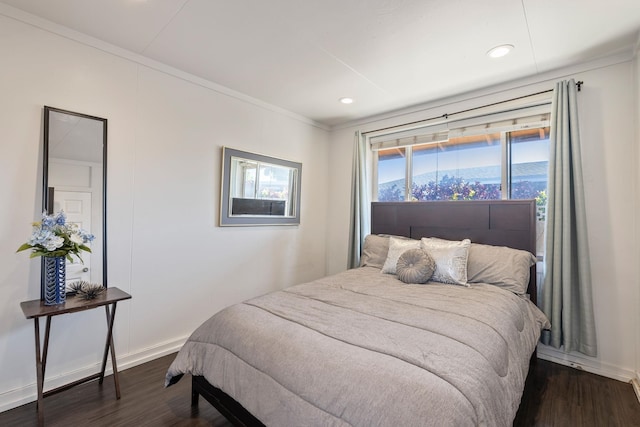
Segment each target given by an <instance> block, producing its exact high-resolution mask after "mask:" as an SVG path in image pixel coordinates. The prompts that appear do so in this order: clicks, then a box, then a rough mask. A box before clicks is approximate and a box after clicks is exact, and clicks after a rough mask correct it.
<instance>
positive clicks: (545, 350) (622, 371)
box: [538, 344, 636, 383]
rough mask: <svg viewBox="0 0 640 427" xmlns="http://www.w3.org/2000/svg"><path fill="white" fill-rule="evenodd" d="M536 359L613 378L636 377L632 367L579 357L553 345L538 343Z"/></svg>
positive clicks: (620, 379) (623, 379)
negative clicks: (622, 366) (627, 367)
mask: <svg viewBox="0 0 640 427" xmlns="http://www.w3.org/2000/svg"><path fill="white" fill-rule="evenodd" d="M538 359H543V360H548V361H550V362H554V363H558V364H560V365H564V366H570V367H572V368H576V369H580V370H583V371H586V372H591V373H592V374H596V375H602V376H603V377H608V378H613V379H614V380H618V381H623V382H626V383H628V382H630V381H631V380H632V379H634V378H635V377H636V373H635V372H634V370H633V369H626V368H621V367H619V366H615V365H612V364H609V363H603V362H600V361H597V360H594V359H591V358H589V357H587V356H584V357H581V356H580V355H578V354H576V353H569V354H567V353H565V352H563V351H560V350H558V349H555V348H553V347H549V346H546V345H542V344H539V345H538Z"/></svg>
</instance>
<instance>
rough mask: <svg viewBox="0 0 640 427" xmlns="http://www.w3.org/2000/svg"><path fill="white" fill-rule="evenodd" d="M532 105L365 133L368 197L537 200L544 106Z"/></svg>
mask: <svg viewBox="0 0 640 427" xmlns="http://www.w3.org/2000/svg"><path fill="white" fill-rule="evenodd" d="M532 110H533V109H530V110H526V109H525V110H523V111H518V113H500V114H496V115H492V116H485V117H483V118H474V119H470V120H469V119H468V120H458V121H451V122H448V123H446V124H445V125H442V124H441V125H438V126H431V127H425V128H421V129H413V130H407V131H403V132H396V133H393V134H387V135H380V136H375V137H371V138H370V142H371V147H372V149H373V152H374V182H375V184H376V185H374V193H375V194H374V195H373V196H374V197H373V199H374V200H378V201H403V200H405V201H415V200H489V199H537V200H538V201H539V202H540V200H541V199H543V198H546V188H547V167H548V162H549V127H548V126H549V113H548V110H549V106H548V105H545V106H543V107H540V106H537V107H536V109H535V110H533V111H532ZM510 114H512V115H513V117H510ZM487 117H493V120H487ZM540 204H542V203H540Z"/></svg>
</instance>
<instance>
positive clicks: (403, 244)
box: [382, 236, 420, 274]
mask: <svg viewBox="0 0 640 427" xmlns="http://www.w3.org/2000/svg"><path fill="white" fill-rule="evenodd" d="M409 249H420V240H414V239H402V238H398V237H393V236H392V237H390V238H389V252H388V253H387V259H386V260H385V262H384V265H383V266H382V272H383V273H389V274H396V264H397V263H398V258H400V255H402V253H403V252H405V251H408V250H409Z"/></svg>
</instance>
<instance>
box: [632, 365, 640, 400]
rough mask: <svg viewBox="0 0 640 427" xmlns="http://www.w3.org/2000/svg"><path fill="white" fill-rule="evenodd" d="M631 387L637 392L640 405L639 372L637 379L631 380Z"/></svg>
mask: <svg viewBox="0 0 640 427" xmlns="http://www.w3.org/2000/svg"><path fill="white" fill-rule="evenodd" d="M631 385H632V386H633V391H635V392H636V397H637V398H638V403H640V372H638V373H637V374H636V377H635V378H634V379H632V380H631Z"/></svg>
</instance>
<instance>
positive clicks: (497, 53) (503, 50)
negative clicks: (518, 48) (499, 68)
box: [487, 44, 513, 58]
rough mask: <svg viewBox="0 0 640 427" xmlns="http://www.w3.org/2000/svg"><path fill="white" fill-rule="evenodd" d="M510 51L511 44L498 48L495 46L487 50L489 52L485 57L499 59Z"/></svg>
mask: <svg viewBox="0 0 640 427" xmlns="http://www.w3.org/2000/svg"><path fill="white" fill-rule="evenodd" d="M512 49H513V45H512V44H501V45H500V46H496V47H494V48H493V49H491V50H489V52H487V56H489V57H491V58H500V57H503V56H505V55H506V54H508V53H509V52H511V50H512Z"/></svg>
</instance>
